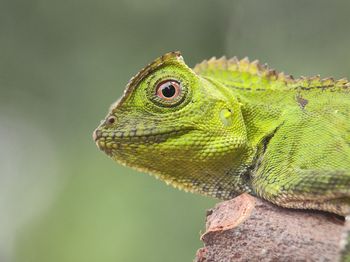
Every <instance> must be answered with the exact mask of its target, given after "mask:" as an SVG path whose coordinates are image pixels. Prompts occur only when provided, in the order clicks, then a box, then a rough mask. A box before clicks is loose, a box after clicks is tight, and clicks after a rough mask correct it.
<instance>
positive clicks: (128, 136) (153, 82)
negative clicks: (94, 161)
mask: <svg viewBox="0 0 350 262" xmlns="http://www.w3.org/2000/svg"><path fill="white" fill-rule="evenodd" d="M349 117H350V83H349V82H348V81H347V80H345V79H340V80H337V81H336V80H333V79H332V78H327V79H321V78H320V77H318V76H317V77H311V78H299V79H296V80H294V79H293V78H292V77H291V76H288V75H285V74H284V73H277V72H275V71H274V70H270V69H269V68H267V66H264V65H260V64H259V63H258V62H257V61H254V62H249V60H248V59H242V60H238V59H236V58H232V59H226V58H225V57H223V58H220V59H215V58H212V59H210V60H208V61H207V60H205V61H203V62H202V63H200V64H198V65H196V66H195V67H194V69H190V68H189V67H188V66H187V65H186V64H185V63H184V61H183V59H182V57H181V55H180V53H179V52H171V53H167V54H165V55H163V56H162V57H160V58H158V59H156V60H155V61H153V62H152V63H151V64H149V65H148V66H146V67H145V68H144V69H142V70H141V71H140V72H139V73H138V74H137V75H136V76H135V77H133V78H132V79H131V80H130V81H129V83H128V85H127V87H126V89H125V92H124V95H123V96H122V97H121V98H120V99H119V100H118V101H117V102H116V103H115V104H113V105H112V106H111V108H110V112H109V113H108V115H107V117H106V119H105V120H104V121H102V123H101V125H100V126H99V127H98V128H97V129H96V130H95V132H94V139H95V141H96V144H97V146H98V147H99V148H100V149H101V150H103V151H104V152H106V153H107V154H108V155H109V156H110V157H111V158H112V159H114V160H116V161H117V162H119V163H121V164H124V165H127V166H130V167H132V168H135V169H137V170H140V171H143V172H147V173H151V174H153V175H155V176H156V177H158V178H160V179H161V180H164V181H165V182H166V183H167V184H171V185H173V186H175V187H177V188H180V189H184V190H186V191H191V192H196V193H200V194H204V195H208V196H213V197H216V198H220V199H230V198H233V197H235V196H237V195H238V194H241V193H243V192H248V193H250V194H254V195H258V196H259V197H262V198H264V199H266V200H268V201H270V202H272V203H275V204H277V205H279V206H283V207H288V208H300V209H316V210H323V211H328V212H333V213H336V214H339V215H346V214H348V213H349V211H350V121H349Z"/></svg>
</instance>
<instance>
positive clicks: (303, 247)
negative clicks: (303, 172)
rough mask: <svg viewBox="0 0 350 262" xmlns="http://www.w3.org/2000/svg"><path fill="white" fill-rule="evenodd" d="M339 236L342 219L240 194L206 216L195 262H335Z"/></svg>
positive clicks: (220, 204)
mask: <svg viewBox="0 0 350 262" xmlns="http://www.w3.org/2000/svg"><path fill="white" fill-rule="evenodd" d="M343 232H345V226H344V220H343V219H342V218H341V217H338V216H335V215H332V214H326V213H321V212H314V211H305V210H303V211H298V210H291V209H284V208H280V207H277V206H275V205H273V204H270V203H268V202H266V201H264V200H261V199H258V198H255V197H252V196H250V195H248V194H243V195H241V196H239V197H237V198H235V199H232V200H229V201H225V202H221V203H219V204H217V205H216V206H215V207H214V208H213V209H212V210H209V211H208V214H207V222H206V232H205V233H204V234H203V235H202V237H201V239H202V241H203V242H204V247H203V248H201V249H199V250H198V251H197V255H196V258H195V261H196V262H211V261H220V262H225V261H259V262H261V261H338V260H339V254H340V242H341V239H342V234H343Z"/></svg>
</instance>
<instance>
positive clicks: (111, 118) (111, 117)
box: [107, 116, 115, 124]
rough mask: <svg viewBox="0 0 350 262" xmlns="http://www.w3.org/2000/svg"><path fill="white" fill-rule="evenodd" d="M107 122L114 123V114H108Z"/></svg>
mask: <svg viewBox="0 0 350 262" xmlns="http://www.w3.org/2000/svg"><path fill="white" fill-rule="evenodd" d="M107 122H108V123H109V124H114V122H115V117H114V116H110V117H109V118H108V119H107Z"/></svg>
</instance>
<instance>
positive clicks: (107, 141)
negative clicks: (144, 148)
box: [92, 127, 193, 156]
mask: <svg viewBox="0 0 350 262" xmlns="http://www.w3.org/2000/svg"><path fill="white" fill-rule="evenodd" d="M191 130H193V128H184V127H182V128H171V129H170V128H169V129H145V130H143V131H140V130H135V129H132V130H127V131H121V130H101V129H99V128H97V129H96V130H95V131H94V132H93V134H92V137H93V139H94V141H95V143H96V145H97V147H98V148H99V149H100V150H102V151H104V152H105V153H106V154H107V155H109V156H112V155H113V152H115V151H117V150H118V149H122V148H123V147H125V146H130V145H135V146H137V145H140V144H159V143H162V142H165V141H166V140H167V139H169V138H177V137H180V136H182V135H184V134H187V133H188V132H190V131H191Z"/></svg>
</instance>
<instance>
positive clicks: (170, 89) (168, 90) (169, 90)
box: [162, 84, 176, 98]
mask: <svg viewBox="0 0 350 262" xmlns="http://www.w3.org/2000/svg"><path fill="white" fill-rule="evenodd" d="M175 93H176V89H175V87H174V86H173V85H172V84H168V85H167V86H164V87H163V88H162V94H163V96H165V97H167V98H170V97H173V96H174V95H175Z"/></svg>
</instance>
